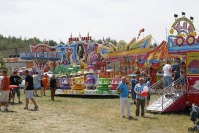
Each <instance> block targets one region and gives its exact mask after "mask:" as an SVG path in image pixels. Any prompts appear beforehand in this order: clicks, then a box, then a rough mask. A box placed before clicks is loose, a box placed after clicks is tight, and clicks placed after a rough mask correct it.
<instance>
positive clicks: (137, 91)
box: [0, 58, 186, 119]
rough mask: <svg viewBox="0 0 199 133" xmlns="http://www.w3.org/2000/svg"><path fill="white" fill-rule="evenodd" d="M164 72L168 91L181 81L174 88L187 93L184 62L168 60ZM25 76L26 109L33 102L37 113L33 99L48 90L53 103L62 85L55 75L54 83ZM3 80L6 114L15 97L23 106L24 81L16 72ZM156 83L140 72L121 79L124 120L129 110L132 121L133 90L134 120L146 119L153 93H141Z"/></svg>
mask: <svg viewBox="0 0 199 133" xmlns="http://www.w3.org/2000/svg"><path fill="white" fill-rule="evenodd" d="M162 72H163V82H164V88H165V87H168V86H169V85H171V84H172V82H173V81H176V80H178V79H179V78H180V77H181V80H180V82H178V83H177V84H176V86H175V87H176V89H177V91H178V90H182V89H185V75H186V74H185V73H186V65H185V63H184V62H181V60H180V59H179V58H177V59H176V62H175V63H174V64H173V65H171V61H170V60H167V62H166V64H165V65H164V66H163V68H162ZM24 75H25V86H24V94H25V106H24V109H28V105H29V100H31V101H32V103H33V104H34V110H35V111H36V110H38V108H39V107H38V105H37V102H36V101H35V99H34V96H35V97H38V96H46V89H48V88H50V90H51V100H53V101H54V95H55V90H56V89H57V87H58V86H59V85H60V84H59V81H58V80H57V79H56V77H55V75H53V76H52V77H51V79H49V78H48V76H47V75H42V77H40V76H39V75H38V73H37V72H35V73H34V74H33V75H30V74H29V71H28V70H26V71H24ZM2 76H3V79H2V81H1V95H0V107H1V106H2V103H3V102H4V103H5V107H6V108H5V110H6V111H8V105H9V102H12V103H14V102H15V95H16V94H17V98H18V103H19V104H22V102H21V97H20V88H19V84H20V83H21V82H22V80H23V79H22V78H21V77H20V76H19V75H18V73H17V71H15V72H13V74H12V75H11V76H10V77H9V76H8V75H7V72H6V71H3V72H2ZM153 80H154V79H153V77H150V76H146V75H142V74H141V73H140V72H139V69H138V70H137V71H136V76H133V77H132V78H131V79H130V81H129V82H128V81H127V79H126V77H123V78H122V79H121V82H120V83H119V85H118V87H117V91H118V92H119V94H120V108H121V110H120V112H121V117H122V118H125V115H124V109H125V107H126V110H127V118H129V119H132V118H133V117H132V115H131V112H130V105H131V104H130V102H129V89H130V90H131V91H130V92H131V97H132V104H134V105H136V111H135V116H136V117H139V116H140V114H141V116H142V117H144V116H145V114H144V110H145V106H148V105H149V101H150V92H149V91H148V93H147V95H146V96H143V95H141V93H142V92H143V91H144V87H145V86H147V87H150V85H151V83H152V82H154V81H153ZM10 85H16V86H18V87H15V88H11V87H10ZM180 85H181V86H180ZM38 90H40V95H39V94H38ZM140 108H141V111H140Z"/></svg>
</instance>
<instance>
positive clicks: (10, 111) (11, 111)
mask: <svg viewBox="0 0 199 133" xmlns="http://www.w3.org/2000/svg"><path fill="white" fill-rule="evenodd" d="M0 112H2V113H16V112H17V111H14V110H9V111H0Z"/></svg>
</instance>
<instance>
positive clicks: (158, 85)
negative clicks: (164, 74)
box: [149, 78, 164, 93]
mask: <svg viewBox="0 0 199 133" xmlns="http://www.w3.org/2000/svg"><path fill="white" fill-rule="evenodd" d="M163 85H164V83H163V78H162V79H160V80H158V81H157V82H156V83H155V84H153V85H151V86H150V87H149V91H150V93H152V90H154V91H156V90H157V89H163V88H164V86H163Z"/></svg>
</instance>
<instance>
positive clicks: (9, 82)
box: [0, 70, 59, 111]
mask: <svg viewBox="0 0 199 133" xmlns="http://www.w3.org/2000/svg"><path fill="white" fill-rule="evenodd" d="M1 75H2V79H1V82H0V88H1V95H0V109H1V107H2V105H3V104H4V105H5V111H8V105H9V103H11V104H15V95H16V94H17V98H18V104H22V102H21V97H20V84H21V82H22V80H23V79H22V77H21V76H19V74H18V72H17V71H14V72H13V73H12V75H11V76H8V75H7V71H2V74H1ZM24 76H25V79H24V80H25V86H24V88H23V89H24V95H25V106H24V109H26V110H28V105H29V100H31V101H32V103H33V104H34V110H35V111H36V110H38V108H39V107H38V105H37V103H36V101H35V99H34V96H35V97H38V96H39V95H38V90H40V96H46V93H45V92H46V89H48V88H50V90H51V100H52V101H54V96H55V90H56V89H57V87H58V86H59V81H58V80H57V79H56V78H55V75H53V76H52V78H51V79H49V78H48V76H47V75H42V77H40V76H39V75H38V73H37V72H35V73H34V74H33V75H30V74H29V71H28V70H25V71H24Z"/></svg>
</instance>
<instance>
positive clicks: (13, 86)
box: [9, 85, 19, 88]
mask: <svg viewBox="0 0 199 133" xmlns="http://www.w3.org/2000/svg"><path fill="white" fill-rule="evenodd" d="M9 88H19V86H17V85H10V86H9Z"/></svg>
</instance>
